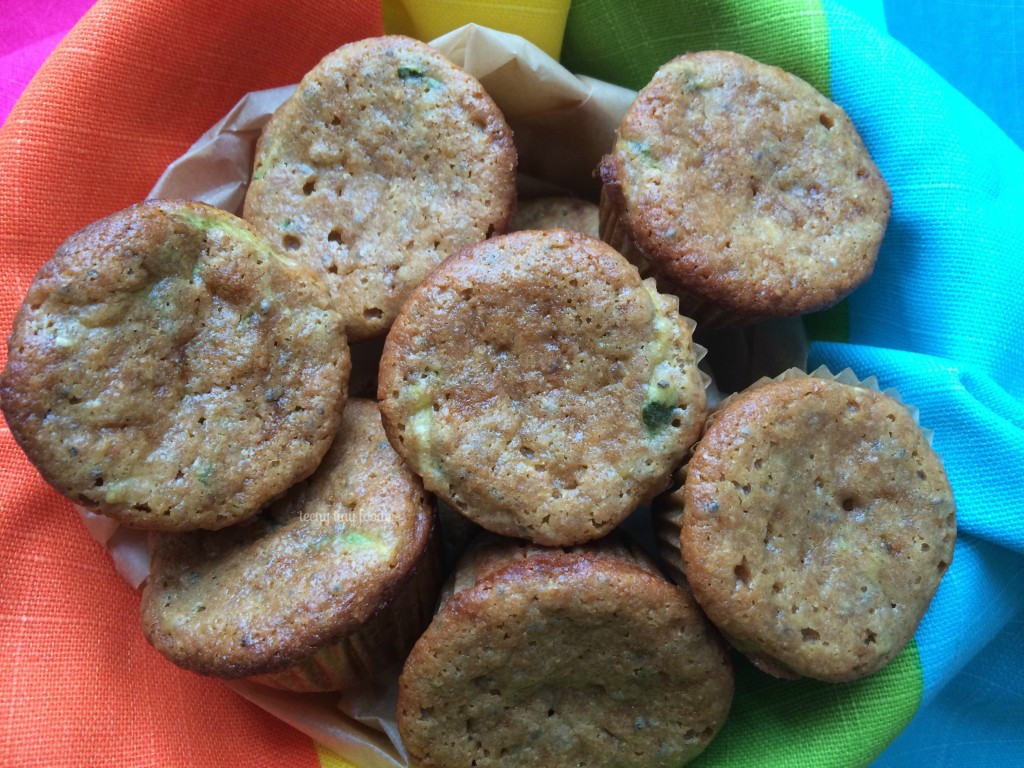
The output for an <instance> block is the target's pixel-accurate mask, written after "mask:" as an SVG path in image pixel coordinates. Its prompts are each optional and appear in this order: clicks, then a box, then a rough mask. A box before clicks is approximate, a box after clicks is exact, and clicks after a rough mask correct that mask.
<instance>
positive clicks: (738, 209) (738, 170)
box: [601, 51, 890, 317]
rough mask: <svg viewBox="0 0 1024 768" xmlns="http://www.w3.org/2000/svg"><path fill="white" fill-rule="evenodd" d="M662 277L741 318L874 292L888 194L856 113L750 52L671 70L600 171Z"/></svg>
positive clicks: (642, 102)
mask: <svg viewBox="0 0 1024 768" xmlns="http://www.w3.org/2000/svg"><path fill="white" fill-rule="evenodd" d="M601 174H602V178H603V180H604V182H605V190H606V192H607V193H608V196H609V200H610V201H612V204H614V205H615V207H616V208H617V209H618V212H619V215H620V217H621V218H622V219H623V220H624V221H625V222H626V225H627V228H628V230H629V231H630V233H631V235H632V237H633V240H634V241H635V242H636V245H637V246H639V248H640V250H641V251H642V252H643V254H644V255H645V256H646V257H647V258H648V259H649V260H650V262H651V264H652V265H653V267H654V268H655V269H656V270H657V272H658V273H659V274H660V275H661V276H662V277H663V278H665V279H666V280H668V281H670V282H671V283H672V284H674V285H675V286H677V287H678V288H680V289H682V290H685V291H687V292H689V293H692V294H694V295H696V296H698V297H700V298H702V299H704V300H707V301H709V302H712V303H713V304H714V305H717V306H720V307H724V308H725V309H726V310H728V311H729V312H731V313H735V315H737V316H740V317H752V316H770V315H775V316H778V315H795V314H802V313H805V312H810V311H813V310H817V309H823V308H825V307H827V306H830V305H831V304H834V303H836V302H837V301H839V300H840V299H841V298H842V297H843V296H845V295H846V294H847V293H849V292H850V291H852V290H853V289H854V288H855V287H856V286H857V285H859V284H860V283H861V282H863V281H864V280H866V279H867V278H868V277H869V276H870V274H871V272H872V269H873V268H874V263H875V258H876V256H877V253H878V248H879V245H880V243H881V241H882V237H883V235H884V233H885V228H886V224H887V222H888V218H889V207H890V194H889V189H888V187H887V186H886V183H885V180H884V179H883V178H882V176H881V174H880V173H879V171H878V168H877V167H876V166H875V164H874V162H873V161H872V160H871V157H870V155H869V154H868V152H867V150H866V148H865V147H864V143H863V142H862V140H861V138H860V136H859V134H858V133H857V131H856V129H855V128H854V126H853V124H852V123H851V122H850V119H849V118H848V117H847V115H846V113H845V112H844V111H843V110H842V109H841V108H840V107H838V106H837V105H836V104H834V103H833V102H832V101H830V100H829V99H827V98H826V97H825V96H823V95H821V94H820V93H818V92H817V91H816V90H815V89H814V88H813V87H811V86H810V85H808V84H807V83H806V82H804V81H803V80H801V79H800V78H798V77H796V76H795V75H792V74H790V73H788V72H785V71H783V70H781V69H779V68H777V67H772V66H768V65H765V64H760V63H759V62H756V61H754V60H752V59H749V58H747V57H746V56H742V55H741V54H737V53H731V52H725V51H703V52H699V53H690V54H686V55H684V56H680V57H678V58H676V59H673V60H672V61H670V62H668V63H667V64H665V65H663V66H662V67H661V68H660V69H659V70H658V71H657V73H656V74H655V75H654V78H653V79H652V80H651V82H650V83H649V84H648V85H647V86H646V87H645V88H643V89H642V90H641V91H640V93H639V94H638V96H637V98H636V100H635V101H634V102H633V104H632V106H631V107H630V109H629V111H628V112H627V113H626V115H625V117H624V118H623V120H622V123H621V125H620V127H619V131H618V136H617V138H616V142H615V146H614V149H613V151H612V153H611V154H610V155H608V156H606V157H605V159H604V161H603V163H602V166H601Z"/></svg>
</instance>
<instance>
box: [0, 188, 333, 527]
mask: <svg viewBox="0 0 1024 768" xmlns="http://www.w3.org/2000/svg"><path fill="white" fill-rule="evenodd" d="M8 350H9V353H8V354H9V356H8V362H7V367H6V368H5V370H4V373H3V376H2V379H0V398H2V403H3V410H4V415H5V416H6V417H7V422H8V424H9V425H10V427H11V431H12V433H13V434H14V436H15V438H16V439H17V440H18V442H19V444H20V445H21V446H22V448H23V449H24V450H25V453H26V454H27V455H28V456H29V458H30V459H31V460H32V462H33V463H34V464H35V465H36V467H37V468H38V469H39V471H40V473H41V474H42V475H43V477H44V478H45V479H46V480H47V481H48V482H49V483H50V484H51V485H53V486H54V487H55V488H56V489H57V490H58V491H60V492H61V493H63V494H64V495H65V496H67V497H68V498H70V499H71V500H72V501H74V502H76V503H78V504H80V505H82V506H84V507H86V508H88V509H90V510H92V511H93V512H96V513H99V514H104V515H108V516H110V517H113V518H115V519H117V520H119V521H120V522H122V523H124V524H126V525H131V526H136V527H140V528H150V529H156V530H190V529H196V528H208V529H216V528H222V527H224V526H226V525H229V524H231V523H235V522H238V521H240V520H243V519H246V518H248V517H251V516H252V515H254V514H256V512H258V511H259V509H260V507H262V506H263V505H264V504H266V503H267V502H269V501H270V500H272V499H273V498H275V497H277V496H278V495H280V494H281V493H283V492H284V491H285V490H286V489H287V488H288V487H289V486H290V485H292V484H293V483H295V482H296V481H298V480H301V479H302V478H304V477H306V476H308V475H309V474H310V473H311V472H312V471H313V470H314V469H315V468H316V466H317V464H318V463H319V461H320V459H321V458H322V457H323V455H324V453H325V452H326V451H327V449H328V447H329V446H330V443H331V440H332V439H333V437H334V433H335V431H336V430H337V427H338V423H339V420H340V413H341V408H342V407H343V406H344V403H345V397H346V395H345V386H346V384H347V382H348V375H349V366H350V363H349V356H348V346H347V344H346V339H345V335H344V329H343V327H342V325H341V319H340V317H339V315H338V313H337V312H335V311H334V309H333V308H332V307H331V301H330V297H329V294H328V291H327V286H326V284H325V283H324V282H323V280H322V279H321V278H320V277H319V276H318V275H317V273H316V272H314V271H313V270H311V269H310V268H308V267H306V266H304V265H302V264H300V263H298V262H296V261H293V260H292V259H291V258H289V257H287V256H285V255H283V254H281V253H280V252H278V251H277V250H276V249H274V248H273V247H271V246H269V245H268V244H267V243H265V242H264V241H263V240H262V238H260V237H259V235H257V234H256V233H255V232H254V231H253V230H252V229H251V228H250V227H249V226H248V225H247V224H246V223H245V222H244V221H242V220H241V219H238V218H236V217H234V216H232V215H231V214H228V213H225V212H224V211H220V210H217V209H215V208H211V207H209V206H205V205H201V204H198V203H189V202H176V201H152V202H146V203H141V204H138V205H135V206H132V207H130V208H128V209H126V210H124V211H120V212H118V213H115V214H113V215H111V216H109V217H107V218H105V219H102V220H100V221H98V222H95V223H93V224H91V225H89V226H88V227H86V228H85V229H83V230H81V231H80V232H78V233H76V234H74V235H72V236H71V237H69V238H68V239H67V241H65V242H64V243H63V244H62V245H61V246H60V247H59V248H58V249H57V251H56V253H55V254H54V256H53V258H52V259H51V260H50V261H48V262H47V263H46V264H44V265H43V267H42V269H41V270H40V271H39V273H38V274H37V276H36V278H35V280H34V281H33V283H32V285H31V287H30V288H29V292H28V295H27V297H26V299H25V301H24V303H23V305H22V307H21V309H20V311H19V313H18V315H17V317H16V318H15V322H14V331H13V333H12V336H11V339H10V341H9V345H8Z"/></svg>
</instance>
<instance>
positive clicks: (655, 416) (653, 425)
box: [642, 400, 676, 432]
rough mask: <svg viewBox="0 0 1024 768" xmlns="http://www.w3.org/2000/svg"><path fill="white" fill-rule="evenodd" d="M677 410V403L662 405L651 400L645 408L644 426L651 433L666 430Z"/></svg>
mask: <svg viewBox="0 0 1024 768" xmlns="http://www.w3.org/2000/svg"><path fill="white" fill-rule="evenodd" d="M675 409H676V404H675V403H661V402H658V401H657V400H651V401H649V402H648V403H647V405H645V406H644V410H643V413H642V415H643V419H644V426H645V427H647V429H648V430H650V431H651V432H657V431H659V430H662V429H664V428H665V427H667V426H668V425H669V422H671V421H672V414H673V412H674V411H675Z"/></svg>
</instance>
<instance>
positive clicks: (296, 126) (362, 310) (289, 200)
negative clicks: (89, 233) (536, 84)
mask: <svg viewBox="0 0 1024 768" xmlns="http://www.w3.org/2000/svg"><path fill="white" fill-rule="evenodd" d="M515 170H516V153H515V148H514V146H513V144H512V134H511V131H510V130H509V128H508V125H507V124H506V123H505V120H504V117H503V116H502V114H501V112H500V111H499V110H498V108H497V106H495V104H494V102H493V101H492V100H491V98H490V97H489V96H488V95H487V94H486V93H485V92H484V89H483V86H481V85H480V83H479V82H478V81H477V80H476V79H474V78H473V77H471V76H470V75H468V74H467V73H465V72H464V71H462V70H461V69H459V68H458V67H456V66H455V65H453V64H451V63H450V62H449V61H448V60H447V59H445V58H444V57H443V56H442V55H441V54H440V53H438V52H437V51H436V50H434V49H433V48H431V47H430V46H428V45H425V44H423V43H420V42H418V41H416V40H412V39H410V38H406V37H398V36H389V37H379V38H367V39H365V40H360V41H358V42H355V43H351V44H349V45H346V46H343V47H342V48H340V49H338V50H337V51H335V52H334V53H331V54H329V55H327V56H326V57H325V58H324V59H323V60H322V61H321V62H320V63H319V64H318V65H317V66H316V67H315V68H314V69H313V70H312V71H310V72H309V73H308V74H307V75H306V76H305V77H304V78H303V79H302V82H301V83H299V86H298V89H297V90H296V91H295V93H294V95H292V96H291V97H290V98H289V99H288V100H287V101H285V102H284V104H282V105H281V107H280V108H279V109H278V110H277V111H276V112H275V113H274V115H273V116H272V117H271V119H270V122H268V123H267V125H266V127H265V128H264V130H263V135H262V136H261V138H260V140H259V144H258V145H257V148H256V161H255V169H254V171H253V179H252V184H251V185H250V187H249V191H248V194H247V196H246V199H245V214H244V215H245V218H246V219H248V220H250V221H252V222H253V224H254V226H256V228H257V229H259V230H260V231H261V232H263V233H264V234H265V235H266V236H267V237H268V238H269V239H270V240H271V241H273V242H274V243H276V244H277V245H279V246H281V247H283V248H284V249H285V250H286V251H287V252H288V253H289V255H291V256H294V257H296V258H299V259H303V260H306V261H309V262H310V263H314V264H317V265H321V266H322V267H323V268H324V269H326V270H327V272H328V278H329V281H330V284H331V290H332V292H333V294H334V296H335V300H336V303H337V308H338V311H339V312H341V313H342V316H343V317H344V321H345V326H346V328H347V330H348V335H349V338H350V339H351V340H353V341H359V340H363V339H366V338H370V337H373V336H382V335H384V334H385V333H386V332H387V329H388V328H389V327H390V325H391V322H392V321H393V320H394V317H395V315H396V314H397V312H398V308H399V307H400V306H401V304H402V302H403V301H404V300H405V297H406V296H407V295H408V293H409V291H410V290H411V289H412V288H413V286H415V285H416V284H417V283H419V281H420V280H422V279H423V277H424V276H425V275H426V274H427V273H428V272H429V271H430V270H431V269H433V268H434V267H435V266H437V264H439V263H440V262H441V261H442V260H443V259H444V258H445V257H446V256H448V255H449V254H450V253H452V252H453V251H455V250H456V249H457V248H459V247H460V246H462V245H465V244H467V243H472V242H476V241H477V240H483V239H484V238H486V237H488V236H489V235H490V234H491V233H492V232H495V231H498V232H500V231H503V230H504V229H505V227H506V225H507V224H508V221H509V219H510V218H511V216H512V212H513V209H514V207H515Z"/></svg>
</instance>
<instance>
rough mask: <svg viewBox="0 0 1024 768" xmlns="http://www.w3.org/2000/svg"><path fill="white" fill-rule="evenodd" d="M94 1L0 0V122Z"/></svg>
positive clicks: (5, 117) (4, 118)
mask: <svg viewBox="0 0 1024 768" xmlns="http://www.w3.org/2000/svg"><path fill="white" fill-rule="evenodd" d="M95 1H96V0H0V123H3V121H4V120H6V119H7V114H8V113H9V112H10V111H11V107H13V106H14V102H16V101H17V100H18V97H19V96H20V95H21V92H22V91H23V90H24V89H25V86H26V85H28V82H29V80H31V79H32V76H33V75H34V74H35V73H36V70H37V69H39V66H40V65H41V64H42V63H43V61H45V60H46V57H47V56H49V55H50V51H52V50H53V49H54V48H55V47H56V46H57V43H59V42H60V41H61V39H62V38H63V37H64V35H66V34H67V33H68V30H70V29H71V28H72V27H73V26H74V25H75V23H76V22H77V21H78V20H79V19H80V18H81V17H82V14H84V13H85V12H86V11H87V10H89V8H91V7H92V5H93V3H94V2H95Z"/></svg>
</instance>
